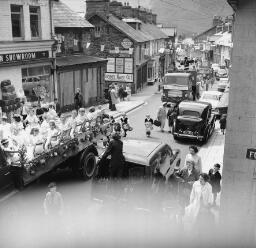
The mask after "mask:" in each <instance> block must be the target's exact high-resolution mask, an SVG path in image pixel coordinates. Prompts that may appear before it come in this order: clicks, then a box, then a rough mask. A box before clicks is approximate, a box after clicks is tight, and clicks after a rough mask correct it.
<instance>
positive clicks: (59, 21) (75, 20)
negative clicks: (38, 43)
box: [52, 1, 93, 28]
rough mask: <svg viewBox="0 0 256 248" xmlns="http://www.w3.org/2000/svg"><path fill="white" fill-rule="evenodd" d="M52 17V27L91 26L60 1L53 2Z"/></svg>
mask: <svg viewBox="0 0 256 248" xmlns="http://www.w3.org/2000/svg"><path fill="white" fill-rule="evenodd" d="M52 18H53V25H54V27H65V28H93V25H92V24H91V23H89V22H88V21H87V20H85V18H83V17H81V16H80V15H79V14H78V13H76V12H74V11H73V10H71V9H70V8H69V7H68V6H67V5H66V4H64V3H63V2H61V1H54V2H53V10H52Z"/></svg>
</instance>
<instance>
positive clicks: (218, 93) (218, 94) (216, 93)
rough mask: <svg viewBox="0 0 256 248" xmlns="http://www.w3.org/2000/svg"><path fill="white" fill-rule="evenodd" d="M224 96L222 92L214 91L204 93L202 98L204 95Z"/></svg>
mask: <svg viewBox="0 0 256 248" xmlns="http://www.w3.org/2000/svg"><path fill="white" fill-rule="evenodd" d="M222 94H223V93H222V92H219V91H216V90H213V91H204V92H203V93H202V96H203V95H213V96H221V95H222Z"/></svg>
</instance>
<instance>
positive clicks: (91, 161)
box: [79, 152, 96, 180]
mask: <svg viewBox="0 0 256 248" xmlns="http://www.w3.org/2000/svg"><path fill="white" fill-rule="evenodd" d="M80 168H81V169H80V171H79V174H80V176H81V178H82V179H83V180H88V179H90V178H92V177H93V175H94V173H95V171H96V159H95V155H94V153H93V152H89V153H85V154H83V155H82V156H81V159H80Z"/></svg>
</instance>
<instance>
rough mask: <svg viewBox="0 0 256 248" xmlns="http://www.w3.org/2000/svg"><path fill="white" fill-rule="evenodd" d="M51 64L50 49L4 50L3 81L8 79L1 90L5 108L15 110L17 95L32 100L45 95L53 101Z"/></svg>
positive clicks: (0, 73) (0, 62)
mask: <svg viewBox="0 0 256 248" xmlns="http://www.w3.org/2000/svg"><path fill="white" fill-rule="evenodd" d="M51 68H52V58H51V52H50V51H49V50H45V51H35V52H16V53H8V54H0V82H2V81H6V82H7V81H8V83H6V82H5V83H3V84H2V85H3V87H4V88H3V87H2V88H1V94H0V100H1V107H2V108H3V110H5V111H4V112H10V111H13V110H15V109H14V108H13V107H11V105H12V104H13V100H14V98H15V99H19V100H20V101H21V100H23V101H26V102H32V103H33V102H38V100H43V99H44V100H45V101H47V102H50V101H53V99H54V84H53V76H52V69H51ZM7 86H8V87H7ZM10 90H11V92H10ZM16 102H17V100H16ZM16 107H17V106H16Z"/></svg>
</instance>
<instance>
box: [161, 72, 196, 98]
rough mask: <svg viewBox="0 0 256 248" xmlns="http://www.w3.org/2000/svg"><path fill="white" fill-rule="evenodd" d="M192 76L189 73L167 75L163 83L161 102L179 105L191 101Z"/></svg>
mask: <svg viewBox="0 0 256 248" xmlns="http://www.w3.org/2000/svg"><path fill="white" fill-rule="evenodd" d="M192 82H193V74H192V73H191V72H175V73H167V74H165V76H164V81H163V85H162V88H163V93H162V97H161V100H162V101H163V102H172V103H179V102H181V101H183V100H188V99H192Z"/></svg>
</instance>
